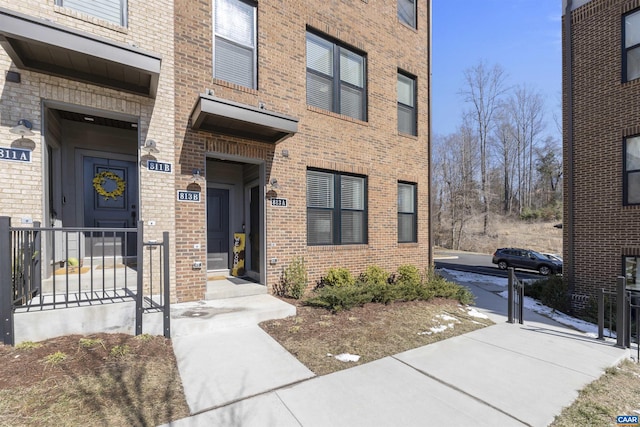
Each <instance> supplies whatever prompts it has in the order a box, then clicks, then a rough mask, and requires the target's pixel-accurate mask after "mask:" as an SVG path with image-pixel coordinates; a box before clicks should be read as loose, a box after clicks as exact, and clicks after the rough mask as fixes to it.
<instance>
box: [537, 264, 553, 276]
mask: <svg viewBox="0 0 640 427" xmlns="http://www.w3.org/2000/svg"><path fill="white" fill-rule="evenodd" d="M538 271H539V272H540V274H542V275H543V276H548V275H549V274H550V273H551V269H550V268H549V267H547V266H546V265H541V266H540V268H539V269H538Z"/></svg>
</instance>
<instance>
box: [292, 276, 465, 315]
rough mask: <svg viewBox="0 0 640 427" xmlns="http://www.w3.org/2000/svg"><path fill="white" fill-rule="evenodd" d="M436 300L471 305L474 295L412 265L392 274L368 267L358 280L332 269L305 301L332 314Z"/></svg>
mask: <svg viewBox="0 0 640 427" xmlns="http://www.w3.org/2000/svg"><path fill="white" fill-rule="evenodd" d="M435 297H442V298H451V299H456V300H458V301H459V302H460V303H462V304H470V303H472V302H473V294H472V293H471V292H470V291H469V290H468V289H467V288H464V287H462V286H460V285H457V284H455V283H451V282H447V281H446V280H445V279H444V278H442V277H440V276H437V275H436V274H435V273H434V272H433V271H430V270H427V271H426V272H425V273H424V274H421V273H420V270H418V268H417V267H415V266H413V265H403V266H400V267H399V268H398V270H397V272H396V273H395V274H393V275H391V274H389V273H387V272H386V271H384V270H383V269H382V268H380V267H377V266H370V267H368V268H367V269H366V270H365V271H364V273H362V274H360V276H359V277H358V279H357V280H356V279H354V278H353V276H352V275H351V273H350V272H349V271H348V270H347V269H345V268H333V269H331V270H329V272H328V273H327V275H326V276H325V277H323V278H322V279H321V280H320V284H319V285H318V287H317V288H316V289H315V290H314V292H313V293H312V295H310V296H309V297H308V298H307V299H306V300H305V301H304V302H305V304H307V305H311V306H316V307H324V308H327V309H329V310H332V311H334V312H337V311H341V310H349V309H351V308H353V307H357V306H362V305H364V304H367V303H370V302H374V303H382V304H389V303H391V302H395V301H415V300H422V301H428V300H430V299H432V298H435Z"/></svg>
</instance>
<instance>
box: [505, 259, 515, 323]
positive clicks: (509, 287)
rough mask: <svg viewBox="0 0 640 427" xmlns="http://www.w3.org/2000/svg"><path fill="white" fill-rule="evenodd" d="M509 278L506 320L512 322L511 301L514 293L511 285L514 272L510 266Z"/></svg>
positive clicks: (512, 301)
mask: <svg viewBox="0 0 640 427" xmlns="http://www.w3.org/2000/svg"><path fill="white" fill-rule="evenodd" d="M508 276H509V280H508V282H507V322H508V323H513V305H514V304H513V303H514V295H513V285H514V280H513V279H514V277H513V276H515V273H514V270H513V268H512V267H509V274H508Z"/></svg>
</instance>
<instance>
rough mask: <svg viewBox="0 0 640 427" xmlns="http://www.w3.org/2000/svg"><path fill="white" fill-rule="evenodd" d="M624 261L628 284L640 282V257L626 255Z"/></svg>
mask: <svg viewBox="0 0 640 427" xmlns="http://www.w3.org/2000/svg"><path fill="white" fill-rule="evenodd" d="M624 261H625V262H624V264H625V265H624V271H625V276H626V277H627V285H637V284H640V270H639V269H638V261H640V258H637V257H625V259H624Z"/></svg>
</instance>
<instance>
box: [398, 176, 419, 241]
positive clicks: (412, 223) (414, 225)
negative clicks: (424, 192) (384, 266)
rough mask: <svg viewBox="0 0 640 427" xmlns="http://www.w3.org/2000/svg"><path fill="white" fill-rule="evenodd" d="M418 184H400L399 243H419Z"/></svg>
mask: <svg viewBox="0 0 640 427" xmlns="http://www.w3.org/2000/svg"><path fill="white" fill-rule="evenodd" d="M416 202H417V198H416V184H412V183H408V182H398V242H399V243H412V242H417V241H418V231H417V230H418V215H417V210H418V206H417V203H416Z"/></svg>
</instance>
